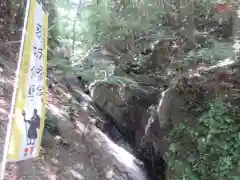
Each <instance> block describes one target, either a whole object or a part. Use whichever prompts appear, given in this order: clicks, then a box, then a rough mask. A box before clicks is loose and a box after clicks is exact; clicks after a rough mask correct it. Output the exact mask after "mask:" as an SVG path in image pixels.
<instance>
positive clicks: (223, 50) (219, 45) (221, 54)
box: [185, 40, 233, 64]
mask: <svg viewBox="0 0 240 180" xmlns="http://www.w3.org/2000/svg"><path fill="white" fill-rule="evenodd" d="M232 54H233V48H232V44H231V43H230V42H219V41H217V40H209V42H208V43H207V44H206V47H204V48H200V49H194V50H192V51H190V52H189V53H188V55H187V56H186V58H185V60H187V61H195V60H198V59H202V60H204V61H206V62H208V63H210V64H216V63H218V62H219V61H221V60H224V59H226V58H228V57H231V56H232Z"/></svg>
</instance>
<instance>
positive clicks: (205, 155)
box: [166, 100, 240, 180]
mask: <svg viewBox="0 0 240 180" xmlns="http://www.w3.org/2000/svg"><path fill="white" fill-rule="evenodd" d="M206 108H207V111H205V112H204V113H203V114H202V116H201V117H200V118H198V119H197V122H196V123H195V125H194V126H192V127H191V126H190V125H187V123H182V124H181V125H180V127H179V128H176V129H174V130H173V131H172V132H171V134H170V136H169V138H170V141H171V142H172V144H171V145H170V148H169V151H168V153H167V154H166V158H167V160H168V166H169V171H170V172H172V173H169V174H171V176H170V177H169V179H174V180H176V179H187V180H209V179H213V180H215V179H218V180H230V179H231V180H232V179H239V177H238V176H239V174H238V176H237V175H236V174H237V173H239V167H240V156H239V155H240V127H239V124H240V123H239V122H240V112H239V109H238V108H237V107H233V106H231V105H230V104H227V103H223V102H222V101H219V100H216V101H214V102H212V103H210V104H207V105H206Z"/></svg>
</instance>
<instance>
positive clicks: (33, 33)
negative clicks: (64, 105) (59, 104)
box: [5, 0, 48, 162]
mask: <svg viewBox="0 0 240 180" xmlns="http://www.w3.org/2000/svg"><path fill="white" fill-rule="evenodd" d="M27 4H28V7H27V8H28V10H27V13H28V14H27V16H26V18H25V29H24V30H25V33H23V35H24V39H23V42H22V44H21V46H22V47H21V49H20V53H19V54H20V55H21V58H19V61H20V62H18V63H20V64H19V70H18V73H17V74H16V76H17V77H16V79H18V80H17V81H16V86H15V88H16V89H15V91H16V92H15V98H13V102H12V106H13V107H12V119H10V123H12V124H11V126H9V127H11V128H10V129H8V132H7V134H8V135H9V145H8V146H5V148H6V147H7V149H8V150H7V161H8V162H15V161H21V160H26V159H30V158H35V157H37V156H38V155H39V150H40V144H41V139H42V133H43V128H44V119H45V103H46V93H47V92H46V91H47V87H46V85H47V84H46V81H47V79H46V75H47V74H46V73H47V72H46V70H47V37H48V13H47V12H46V11H45V9H44V7H43V6H42V4H41V3H40V2H39V1H38V0H28V3H27ZM21 51H22V52H21ZM6 141H7V140H6ZM6 143H7V142H6Z"/></svg>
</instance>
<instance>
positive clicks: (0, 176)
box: [0, 0, 31, 180]
mask: <svg viewBox="0 0 240 180" xmlns="http://www.w3.org/2000/svg"><path fill="white" fill-rule="evenodd" d="M30 2H31V0H27V4H26V11H25V16H24V24H23V30H22V38H21V45H20V50H19V57H18V64H17V69H16V72H15V83H14V90H13V95H12V104H11V110H10V114H9V122H8V126H7V131H6V137H5V146H4V153H3V159H2V166H1V172H0V173H1V174H0V180H4V175H5V169H6V164H7V156H8V150H9V145H10V138H11V131H12V122H13V114H14V106H15V101H16V95H17V85H18V79H19V72H20V68H21V61H22V55H23V46H24V39H25V35H26V27H27V19H28V14H29V8H30Z"/></svg>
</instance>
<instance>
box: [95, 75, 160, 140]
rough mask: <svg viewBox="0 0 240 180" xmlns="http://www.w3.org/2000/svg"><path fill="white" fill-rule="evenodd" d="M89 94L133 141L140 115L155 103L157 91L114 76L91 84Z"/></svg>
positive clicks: (138, 127)
mask: <svg viewBox="0 0 240 180" xmlns="http://www.w3.org/2000/svg"><path fill="white" fill-rule="evenodd" d="M90 94H91V97H92V100H93V102H95V104H96V105H97V106H98V107H99V108H100V109H101V110H102V111H104V112H105V113H107V114H108V115H110V116H111V117H112V118H113V121H114V124H115V125H116V127H117V128H118V129H119V130H120V132H121V133H122V134H123V135H125V136H126V137H128V138H130V139H129V140H130V141H132V142H134V143H135V142H136V138H137V137H136V134H137V133H136V132H137V131H138V129H140V127H141V126H142V117H143V115H144V113H145V112H146V110H147V108H148V107H149V106H150V105H152V104H156V103H157V101H158V98H157V95H158V94H159V92H156V91H154V90H153V91H149V90H146V89H143V88H142V87H140V86H139V85H138V84H137V83H136V82H134V81H130V80H128V79H125V78H122V77H115V79H109V80H108V81H98V82H96V83H94V84H93V85H91V87H90Z"/></svg>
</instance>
